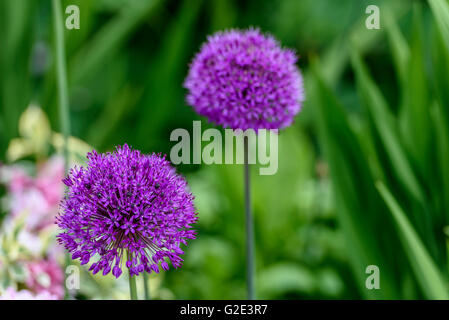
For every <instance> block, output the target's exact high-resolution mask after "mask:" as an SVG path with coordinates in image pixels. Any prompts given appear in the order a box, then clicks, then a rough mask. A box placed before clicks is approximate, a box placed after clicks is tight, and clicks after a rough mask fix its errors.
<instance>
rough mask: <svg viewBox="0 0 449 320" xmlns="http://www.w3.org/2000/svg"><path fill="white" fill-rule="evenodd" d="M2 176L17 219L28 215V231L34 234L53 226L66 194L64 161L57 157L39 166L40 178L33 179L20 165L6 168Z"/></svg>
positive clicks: (38, 173) (11, 209) (11, 211)
mask: <svg viewBox="0 0 449 320" xmlns="http://www.w3.org/2000/svg"><path fill="white" fill-rule="evenodd" d="M0 176H1V182H3V183H5V184H6V186H7V188H8V191H9V196H8V203H9V211H10V213H11V215H12V217H13V218H14V217H16V216H17V215H19V214H21V213H24V212H26V213H28V217H27V221H26V227H27V229H28V230H30V231H39V230H41V229H43V228H46V227H48V226H52V225H53V221H54V216H55V215H56V214H57V211H58V205H59V201H60V200H61V198H62V196H63V194H64V186H63V184H62V183H61V180H62V179H63V177H64V164H63V160H62V158H61V157H56V156H54V157H52V158H50V159H49V160H48V161H47V162H45V163H43V164H41V165H40V166H38V168H37V174H36V177H32V176H29V175H28V174H27V172H26V171H25V169H24V168H23V167H21V166H19V165H12V166H4V167H2V168H1V172H0Z"/></svg>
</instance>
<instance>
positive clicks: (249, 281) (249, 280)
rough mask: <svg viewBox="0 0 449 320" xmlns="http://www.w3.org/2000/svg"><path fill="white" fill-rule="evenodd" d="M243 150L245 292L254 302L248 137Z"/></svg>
mask: <svg viewBox="0 0 449 320" xmlns="http://www.w3.org/2000/svg"><path fill="white" fill-rule="evenodd" d="M244 148H245V170H244V174H245V220H246V290H247V298H248V300H254V227H253V217H252V212H251V193H250V189H251V187H250V172H249V161H248V156H249V154H248V153H249V151H248V149H249V148H248V137H244Z"/></svg>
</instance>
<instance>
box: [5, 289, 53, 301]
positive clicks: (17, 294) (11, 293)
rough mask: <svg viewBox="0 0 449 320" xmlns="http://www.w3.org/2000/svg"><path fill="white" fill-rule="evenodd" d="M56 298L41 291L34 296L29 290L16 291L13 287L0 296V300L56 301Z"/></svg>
mask: <svg viewBox="0 0 449 320" xmlns="http://www.w3.org/2000/svg"><path fill="white" fill-rule="evenodd" d="M57 299H58V297H57V296H55V295H53V294H51V293H50V292H48V291H42V292H40V293H38V294H34V293H33V292H31V291H29V290H25V289H23V290H19V291H16V290H15V289H14V288H13V287H9V288H7V289H6V290H5V292H4V293H3V294H0V300H57Z"/></svg>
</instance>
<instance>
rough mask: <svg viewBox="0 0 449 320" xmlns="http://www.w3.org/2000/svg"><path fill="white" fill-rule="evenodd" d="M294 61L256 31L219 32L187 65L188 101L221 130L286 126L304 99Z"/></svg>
mask: <svg viewBox="0 0 449 320" xmlns="http://www.w3.org/2000/svg"><path fill="white" fill-rule="evenodd" d="M296 61H297V58H296V56H295V54H294V52H293V51H291V50H289V49H283V48H281V47H280V45H279V44H278V42H277V41H276V40H275V39H274V38H273V37H271V36H269V35H264V34H262V33H261V32H260V31H259V30H257V29H249V30H245V31H239V30H231V31H227V32H218V33H216V34H214V35H213V36H210V37H209V38H208V41H207V43H205V44H204V45H203V46H202V48H201V50H200V52H199V53H198V54H197V55H196V57H195V58H194V59H193V61H192V63H191V65H190V71H189V74H188V76H187V78H186V81H185V83H184V86H185V87H186V88H187V89H188V90H189V93H188V95H187V102H188V103H189V104H190V105H192V106H193V107H194V109H195V111H196V112H197V113H199V114H200V115H203V116H205V117H207V118H208V119H209V121H212V122H214V123H216V124H218V125H222V126H223V127H229V128H231V129H242V130H246V129H250V128H251V129H255V130H257V129H281V128H284V127H287V126H289V125H290V124H291V123H292V121H293V118H294V116H295V115H296V114H297V113H298V112H299V110H300V109H301V102H302V101H303V100H304V93H303V80H302V76H301V73H300V72H299V70H298V68H297V67H296V65H295V63H296Z"/></svg>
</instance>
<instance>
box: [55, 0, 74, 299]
mask: <svg viewBox="0 0 449 320" xmlns="http://www.w3.org/2000/svg"><path fill="white" fill-rule="evenodd" d="M52 7H53V28H54V34H55V49H56V78H57V83H58V109H59V123H60V126H61V131H62V135H63V137H64V143H63V156H64V171H65V173H67V172H68V169H69V168H68V167H69V151H68V140H69V135H70V114H69V94H68V88H67V71H66V62H65V46H64V25H63V22H62V12H61V10H62V9H61V1H60V0H52ZM69 263H70V257H69V256H68V255H67V256H66V265H68V264H69ZM65 297H66V298H68V297H69V292H68V290H67V288H66V289H65Z"/></svg>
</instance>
